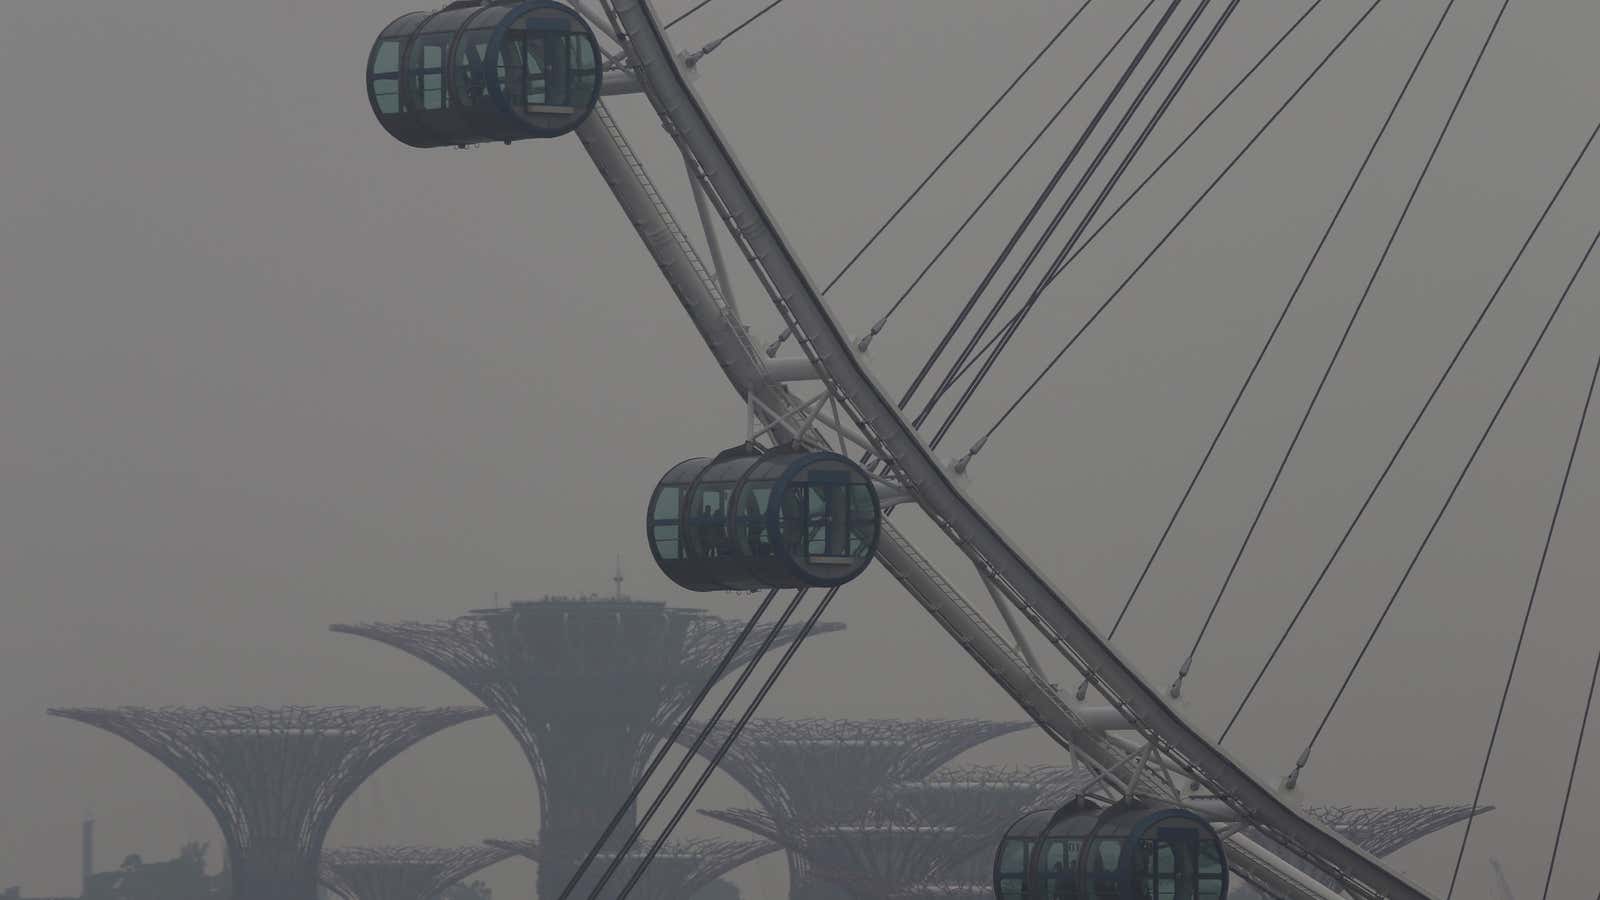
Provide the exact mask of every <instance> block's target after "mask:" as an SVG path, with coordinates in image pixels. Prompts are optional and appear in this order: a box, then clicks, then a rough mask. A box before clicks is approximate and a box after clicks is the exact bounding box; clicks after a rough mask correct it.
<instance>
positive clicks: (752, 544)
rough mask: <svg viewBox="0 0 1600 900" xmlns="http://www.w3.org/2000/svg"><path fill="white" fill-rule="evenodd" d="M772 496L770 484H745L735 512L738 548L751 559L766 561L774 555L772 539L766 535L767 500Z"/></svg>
mask: <svg viewBox="0 0 1600 900" xmlns="http://www.w3.org/2000/svg"><path fill="white" fill-rule="evenodd" d="M771 496H772V486H771V485H770V484H750V483H746V484H745V487H744V490H743V492H742V494H741V497H740V500H739V503H740V506H739V509H738V510H736V516H737V520H736V523H735V524H736V526H737V528H738V530H739V533H738V538H739V547H740V549H742V550H743V551H744V554H745V555H746V556H748V557H750V558H752V559H767V558H770V557H772V556H773V555H775V554H774V552H773V546H772V538H771V536H770V535H768V534H767V499H768V498H770V497H771Z"/></svg>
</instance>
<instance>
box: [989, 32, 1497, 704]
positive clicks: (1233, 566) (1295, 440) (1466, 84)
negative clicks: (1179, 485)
mask: <svg viewBox="0 0 1600 900" xmlns="http://www.w3.org/2000/svg"><path fill="white" fill-rule="evenodd" d="M1455 2H1456V0H1448V2H1446V4H1445V6H1444V10H1443V11H1442V12H1441V14H1440V16H1439V20H1438V21H1437V22H1436V23H1435V25H1434V28H1433V31H1432V32H1430V34H1429V37H1428V44H1427V45H1426V46H1425V47H1424V53H1426V51H1427V49H1428V47H1431V46H1432V44H1433V43H1434V41H1435V40H1436V38H1437V37H1438V34H1439V31H1440V29H1442V28H1443V26H1444V23H1445V20H1446V19H1448V18H1449V16H1450V13H1451V11H1452V10H1453V9H1454V8H1455ZM1509 2H1510V0H1505V4H1503V5H1502V6H1501V8H1500V14H1499V15H1497V16H1496V18H1495V21H1494V25H1493V26H1491V27H1490V29H1489V33H1488V35H1487V36H1486V37H1485V38H1484V42H1483V45H1482V46H1481V47H1480V48H1479V50H1478V55H1477V57H1476V58H1475V59H1474V60H1473V64H1472V68H1471V69H1470V70H1469V71H1468V73H1467V76H1466V78H1465V79H1464V80H1463V82H1462V85H1461V90H1460V91H1459V92H1458V93H1457V95H1456V97H1455V100H1454V101H1453V103H1452V104H1451V107H1450V112H1449V114H1448V115H1447V116H1446V117H1445V121H1444V124H1443V125H1442V126H1441V127H1440V129H1439V134H1438V137H1437V138H1435V140H1434V143H1433V147H1432V148H1431V149H1430V150H1429V153H1428V157H1427V159H1426V160H1425V161H1424V163H1423V166H1422V170H1421V171H1420V172H1419V173H1418V174H1417V178H1416V180H1415V181H1414V182H1413V184H1412V186H1411V191H1410V193H1409V194H1408V195H1407V197H1406V202H1405V205H1404V206H1403V207H1402V208H1401V210H1400V215H1399V216H1398V217H1397V218H1396V220H1395V224H1394V228H1393V229H1392V230H1391V231H1390V232H1389V236H1388V239H1387V240H1386V241H1385V242H1384V246H1383V251H1382V252H1381V253H1380V254H1379V255H1378V260H1377V262H1376V264H1374V266H1373V268H1372V273H1371V275H1369V276H1368V278H1367V283H1366V286H1365V287H1364V288H1363V289H1362V292H1361V295H1360V297H1359V298H1358V299H1357V301H1356V303H1355V306H1354V307H1353V308H1352V310H1351V312H1350V317H1349V319H1348V320H1347V321H1346V322H1345V326H1344V331H1343V333H1341V334H1340V336H1339V340H1338V342H1337V343H1336V344H1335V345H1334V349H1333V353H1332V355H1331V356H1330V357H1329V359H1328V364H1327V366H1326V367H1325V368H1324V369H1323V372H1322V376H1321V377H1320V379H1319V380H1318V381H1317V386H1316V389H1315V390H1314V391H1313V392H1312V395H1311V399H1310V401H1309V402H1308V403H1307V404H1306V408H1305V411H1304V412H1303V413H1302V415H1301V417H1300V421H1299V423H1298V424H1297V425H1296V426H1295V431H1294V434H1293V436H1292V437H1291V438H1290V440H1289V445H1288V446H1287V447H1286V448H1285V450H1284V453H1283V456H1282V458H1281V459H1280V460H1279V462H1278V466H1277V469H1276V471H1275V472H1274V473H1273V476H1272V480H1271V481H1270V482H1269V483H1268V485H1267V490H1266V493H1265V494H1264V496H1263V497H1262V499H1261V503H1260V504H1259V505H1258V506H1257V507H1256V512H1255V515H1254V517H1253V518H1252V519H1251V522H1250V526H1249V528H1248V529H1247V530H1246V531H1245V535H1244V539H1243V540H1242V541H1240V543H1239V549H1238V551H1237V552H1236V553H1235V554H1234V557H1233V560H1232V562H1231V563H1230V564H1229V566H1228V571H1227V574H1226V575H1225V576H1224V578H1223V581H1222V585H1221V586H1220V588H1219V589H1218V591H1217V596H1216V599H1215V600H1214V601H1213V602H1212V606H1211V610H1210V611H1209V612H1208V613H1207V615H1206V619H1205V622H1204V623H1203V624H1202V625H1201V627H1200V629H1199V632H1198V634H1197V635H1196V637H1195V640H1194V643H1193V644H1192V646H1191V648H1190V651H1189V654H1188V656H1187V657H1186V658H1185V660H1184V663H1183V665H1182V667H1181V668H1180V670H1179V673H1178V675H1177V677H1176V678H1175V679H1174V681H1173V686H1172V688H1171V692H1172V693H1174V694H1176V693H1179V692H1181V690H1182V684H1183V679H1184V677H1185V673H1186V671H1187V670H1188V668H1189V667H1190V665H1192V662H1193V659H1194V657H1195V655H1196V654H1197V653H1198V652H1199V648H1200V645H1201V643H1202V642H1203V641H1204V639H1205V636H1206V634H1207V632H1208V630H1209V626H1210V624H1211V622H1212V620H1213V618H1214V616H1215V613H1216V610H1217V608H1218V607H1219V606H1220V605H1221V603H1222V598H1223V597H1225V596H1226V594H1227V591H1228V588H1229V587H1230V586H1231V584H1232V582H1233V577H1234V575H1235V574H1236V573H1237V571H1238V568H1239V564H1240V562H1241V560H1243V558H1244V554H1245V551H1246V550H1247V549H1248V548H1249V546H1250V542H1251V540H1252V539H1253V538H1254V536H1255V533H1256V529H1257V528H1258V527H1259V526H1260V523H1261V519H1262V517H1263V515H1264V514H1265V512H1266V509H1267V506H1268V505H1269V504H1270V503H1271V500H1272V498H1273V496H1275V495H1276V492H1277V487H1278V485H1279V484H1280V483H1281V481H1282V478H1283V473H1284V470H1285V469H1287V467H1288V465H1289V460H1290V459H1291V458H1292V457H1293V455H1294V451H1295V448H1296V447H1298V446H1299V443H1300V438H1301V436H1302V435H1304V433H1305V428H1306V423H1307V422H1309V421H1310V419H1311V415H1312V413H1313V412H1314V411H1315V410H1316V407H1317V403H1318V401H1320V400H1321V398H1322V393H1323V391H1324V390H1325V389H1326V387H1327V385H1328V381H1329V379H1330V378H1331V376H1332V374H1333V370H1334V369H1335V368H1336V367H1337V366H1338V363H1339V360H1340V359H1341V358H1342V357H1343V354H1344V348H1345V347H1346V346H1347V345H1348V343H1349V340H1350V334H1351V332H1352V331H1353V330H1354V329H1355V324H1356V321H1357V320H1358V319H1359V318H1360V316H1361V312H1362V310H1363V309H1365V308H1366V304H1367V300H1368V299H1369V298H1370V297H1371V296H1372V290H1373V287H1374V285H1376V284H1377V281H1378V276H1379V275H1380V274H1381V273H1382V272H1383V268H1384V265H1385V264H1386V263H1387V262H1388V260H1389V257H1390V255H1391V253H1392V252H1393V250H1394V245H1395V242H1396V240H1397V239H1398V238H1399V236H1400V232H1401V230H1402V229H1403V228H1404V226H1405V223H1406V221H1407V219H1408V218H1409V216H1410V213H1411V210H1412V208H1413V206H1414V205H1415V203H1416V199H1417V196H1418V194H1419V193H1420V192H1421V190H1422V185H1423V184H1424V183H1425V182H1426V180H1427V177H1428V174H1429V173H1430V172H1431V171H1432V170H1433V163H1434V161H1435V160H1436V159H1437V158H1438V155H1439V149H1440V148H1441V147H1442V146H1443V145H1444V140H1445V138H1446V137H1447V136H1448V135H1449V133H1450V128H1451V125H1452V124H1454V122H1455V119H1456V115H1457V113H1458V112H1459V111H1460V109H1461V105H1462V102H1463V101H1464V100H1465V98H1466V95H1467V92H1468V90H1469V89H1470V88H1471V86H1472V84H1473V81H1474V80H1475V76H1476V75H1477V72H1478V68H1479V65H1480V64H1481V63H1482V61H1483V56H1484V53H1485V52H1486V51H1487V50H1488V48H1489V44H1490V42H1491V41H1492V40H1493V39H1494V35H1495V33H1496V32H1497V31H1498V29H1499V25H1500V22H1501V20H1502V18H1503V17H1504V15H1505V5H1507V4H1509ZM1420 65H1421V63H1420V62H1419V63H1418V66H1420ZM1081 333H1082V331H1081V329H1080V331H1079V334H1081ZM1074 340H1076V337H1074ZM1051 365H1054V361H1053V360H1052V362H1051ZM1028 390H1030V391H1031V390H1032V386H1031V385H1030V386H1029V388H1028ZM1024 396H1026V391H1025V392H1024ZM1019 399H1020V398H1019ZM1008 413H1009V411H1008ZM1002 421H1003V419H1002ZM1224 733H1225V732H1224Z"/></svg>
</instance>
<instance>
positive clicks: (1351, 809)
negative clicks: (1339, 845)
mask: <svg viewBox="0 0 1600 900" xmlns="http://www.w3.org/2000/svg"><path fill="white" fill-rule="evenodd" d="M1493 810H1494V807H1493V806H1480V807H1478V808H1477V810H1476V811H1474V810H1473V808H1472V807H1471V806H1314V807H1312V808H1311V810H1310V812H1311V814H1312V815H1313V816H1316V817H1317V818H1318V819H1320V820H1322V823H1323V824H1324V825H1327V826H1328V827H1329V828H1332V829H1333V830H1334V831H1337V832H1339V833H1340V834H1342V835H1344V837H1345V839H1346V840H1348V841H1350V842H1351V843H1354V844H1355V845H1357V846H1359V847H1360V848H1361V849H1363V850H1365V851H1367V852H1368V853H1371V854H1372V855H1373V856H1376V857H1379V858H1382V857H1385V856H1388V855H1389V854H1391V853H1393V852H1395V851H1396V850H1399V849H1400V848H1401V847H1404V846H1406V845H1407V844H1410V843H1412V842H1414V841H1419V840H1421V839H1422V838H1425V837H1427V836H1428V835H1430V834H1433V833H1434V832H1435V831H1442V830H1444V829H1446V828H1449V827H1450V826H1451V825H1454V824H1456V823H1457V822H1465V821H1466V820H1468V819H1470V818H1472V817H1473V816H1475V815H1478V816H1481V815H1483V814H1484V813H1486V812H1492V811H1493Z"/></svg>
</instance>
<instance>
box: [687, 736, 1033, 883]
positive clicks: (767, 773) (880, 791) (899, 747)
mask: <svg viewBox="0 0 1600 900" xmlns="http://www.w3.org/2000/svg"><path fill="white" fill-rule="evenodd" d="M1031 724H1032V723H1029V722H985V721H979V720H973V719H920V720H913V721H898V720H893V719H866V720H855V721H850V720H830V719H795V720H788V719H757V720H754V721H752V722H751V723H750V724H749V726H748V727H747V728H745V730H744V732H743V733H742V734H741V735H740V736H739V739H738V741H737V742H735V743H734V745H733V748H732V750H731V751H730V752H729V753H728V755H727V756H726V757H724V758H723V761H722V769H723V770H724V771H725V772H727V773H728V774H729V775H730V776H732V777H733V779H734V780H735V781H737V782H739V784H740V785H741V786H743V787H744V788H745V790H747V791H749V792H750V793H751V794H752V795H754V797H755V798H756V800H757V801H758V802H759V803H760V804H761V805H762V806H763V807H764V809H765V811H764V812H762V813H749V814H745V813H717V814H714V815H715V816H716V817H717V818H721V819H723V820H724V821H729V822H732V823H733V824H736V825H739V826H740V827H744V828H748V829H749V830H751V831H753V832H754V833H756V834H757V835H759V836H761V837H765V838H769V839H771V840H775V841H777V842H778V843H780V844H782V845H783V846H784V850H785V852H786V854H787V856H788V859H789V883H790V888H789V896H790V897H791V898H792V900H833V898H840V897H848V896H850V894H849V893H847V892H845V891H844V890H843V889H842V888H840V887H839V886H837V885H836V884H835V883H833V882H831V881H829V880H827V879H826V878H824V877H823V876H822V873H821V872H820V871H818V870H817V866H816V863H815V862H814V861H813V857H816V858H817V859H822V858H823V857H828V858H830V859H831V854H832V853H834V852H835V851H838V852H845V851H848V850H849V849H850V846H851V844H850V841H849V840H846V839H845V838H846V837H847V835H845V833H844V832H842V831H839V829H843V828H851V827H857V826H860V827H862V828H867V829H869V832H870V833H869V832H857V833H856V834H855V836H856V837H858V838H861V839H862V840H866V839H867V838H868V837H871V839H872V840H874V841H877V839H878V838H879V837H881V836H882V835H883V834H885V833H886V832H879V831H872V830H871V829H875V828H877V826H879V825H886V826H888V827H891V828H892V827H894V826H896V825H897V824H905V823H904V817H903V816H901V817H898V818H897V817H895V816H890V817H889V818H887V819H885V815H886V814H884V813H882V810H884V809H885V808H886V804H887V803H888V801H889V798H888V796H887V794H888V791H889V790H890V789H891V788H892V787H894V786H896V785H900V784H903V783H905V782H909V781H918V780H921V779H924V778H927V777H928V776H929V775H931V774H932V773H933V772H934V771H935V770H936V769H938V768H939V767H940V766H942V765H944V764H945V763H947V762H949V761H950V760H951V759H954V758H955V757H956V756H958V755H960V754H961V753H963V752H965V751H967V750H970V749H971V748H973V747H975V746H977V745H978V744H981V743H983V742H985V741H988V740H991V739H993V738H996V737H999V736H1001V735H1003V734H1010V733H1012V732H1016V731H1021V730H1023V729H1025V728H1028V727H1030V726H1031ZM719 731H720V734H721V735H725V734H726V733H727V731H728V728H727V726H720V728H719ZM719 737H720V735H719ZM720 743H721V742H720V740H713V741H710V742H708V744H707V746H708V747H709V746H716V745H719V744H720ZM763 822H765V823H766V824H762V823H763ZM821 828H833V829H834V831H833V832H831V833H830V834H831V836H830V837H828V838H827V839H826V840H825V841H823V840H822V839H820V838H819V842H817V843H814V844H804V843H803V842H801V841H799V840H796V839H794V836H795V835H796V834H798V833H801V832H804V831H806V830H807V829H812V830H815V829H821ZM818 834H820V832H818ZM897 840H898V837H890V838H885V839H884V840H883V841H878V843H879V844H880V845H886V844H888V843H891V842H893V841H897ZM823 843H826V844H827V845H828V848H827V849H822V844H823ZM825 867H832V864H831V863H829V864H828V865H827V866H825ZM880 896H881V895H880Z"/></svg>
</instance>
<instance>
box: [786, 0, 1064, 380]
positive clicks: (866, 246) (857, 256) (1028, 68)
mask: <svg viewBox="0 0 1600 900" xmlns="http://www.w3.org/2000/svg"><path fill="white" fill-rule="evenodd" d="M1093 2H1094V0H1083V4H1082V5H1081V6H1079V7H1078V10H1077V12H1074V13H1073V14H1072V15H1071V16H1069V17H1068V18H1067V21H1066V23H1065V24H1063V25H1062V26H1061V27H1060V28H1058V29H1057V30H1056V33H1055V34H1054V35H1052V36H1051V37H1050V40H1048V41H1046V42H1045V45H1044V46H1043V47H1041V48H1040V49H1039V52H1038V53H1035V54H1034V56H1033V58H1032V59H1030V60H1028V64H1027V65H1025V66H1023V67H1022V71H1021V72H1018V73H1017V75H1016V77H1015V78H1013V79H1011V83H1010V84H1008V85H1006V88H1005V90H1003V91H1001V92H1000V96H998V97H996V98H995V99H994V102H993V103H990V104H989V108H988V109H985V110H984V111H983V115H981V116H979V117H978V120H977V121H976V122H973V123H972V125H971V127H969V128H968V129H967V130H966V132H965V133H964V134H962V135H961V138H960V140H957V141H956V142H955V144H954V145H953V146H951V148H950V149H949V150H947V151H945V154H944V156H943V157H941V158H940V159H939V161H938V162H937V163H934V166H933V168H932V169H931V170H929V172H928V174H927V175H925V176H923V178H922V181H920V182H918V183H917V186H916V187H914V188H912V189H911V193H910V194H908V195H906V198H905V199H904V200H902V201H900V204H899V205H898V206H896V207H895V208H894V211H893V212H891V213H889V217H888V218H887V219H884V220H883V223H882V224H880V225H879V226H878V228H877V230H876V231H874V232H872V235H871V236H870V237H868V238H867V240H866V242H865V243H863V244H862V245H861V246H860V247H859V248H857V249H856V252H855V253H854V254H852V255H851V257H850V259H849V260H848V261H847V262H845V264H844V266H843V267H841V268H840V269H839V271H838V272H837V273H835V274H834V276H833V277H832V278H830V279H829V280H828V283H827V284H826V285H824V286H823V288H822V294H823V295H824V296H826V295H827V293H828V292H829V291H831V290H833V286H834V285H836V284H838V283H839V279H841V278H843V277H844V276H845V274H846V273H848V272H849V271H850V270H851V269H852V268H854V267H855V264H856V263H857V262H859V261H860V260H861V257H863V256H865V255H866V253H867V251H868V250H870V249H872V246H873V245H874V244H876V243H877V242H878V238H880V237H882V236H883V233H884V232H885V231H887V230H889V226H890V225H893V224H894V222H895V220H896V219H898V218H900V214H901V213H903V212H905V211H906V207H908V206H910V205H911V202H912V201H913V200H916V199H917V197H918V196H920V195H921V194H922V190H923V188H926V187H927V186H928V183H929V182H931V181H933V179H934V178H935V177H936V176H937V175H938V174H939V172H940V171H941V170H943V169H944V167H945V164H946V163H948V162H950V159H951V157H953V156H955V155H956V153H957V152H958V151H959V150H960V149H961V148H962V147H964V146H966V143H967V140H968V139H969V138H971V137H972V135H973V134H975V133H976V132H977V130H978V128H979V127H981V126H982V125H983V123H984V122H987V121H988V120H989V116H991V115H993V114H994V111H995V110H997V109H999V108H1000V104H1002V103H1004V102H1005V101H1006V98H1007V97H1010V96H1011V92H1012V91H1014V90H1016V89H1017V85H1019V84H1021V83H1022V80H1023V79H1024V78H1027V77H1028V73H1029V72H1032V71H1033V69H1034V67H1035V66H1037V65H1038V64H1039V61H1040V60H1042V59H1044V56H1045V54H1046V53H1049V52H1050V48H1052V47H1054V46H1055V45H1056V44H1057V43H1058V42H1059V41H1060V40H1061V38H1062V37H1064V36H1065V35H1066V33H1067V31H1068V30H1069V29H1071V28H1072V25H1073V23H1074V22H1077V21H1078V18H1079V17H1080V16H1082V15H1083V13H1084V11H1085V10H1087V9H1088V8H1089V4H1091V3H1093ZM889 315H893V309H892V308H891V310H890V313H889ZM884 318H888V316H885V317H884ZM878 330H879V331H881V330H882V329H881V328H879V329H878ZM873 333H874V334H876V333H877V331H874V332H873ZM791 334H793V332H791V331H790V330H789V329H788V328H785V329H784V330H783V332H782V333H781V334H779V335H778V339H777V340H776V341H774V342H773V343H772V344H771V345H770V346H768V347H767V354H768V355H769V356H770V355H772V354H775V353H777V352H778V348H780V347H782V346H783V345H784V343H785V342H786V341H788V340H789V337H790V335H791Z"/></svg>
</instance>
